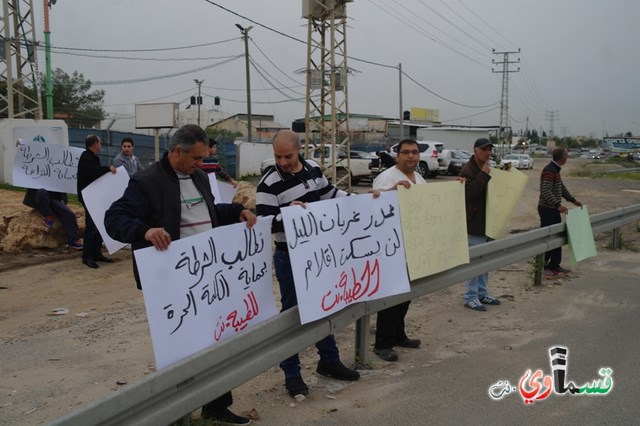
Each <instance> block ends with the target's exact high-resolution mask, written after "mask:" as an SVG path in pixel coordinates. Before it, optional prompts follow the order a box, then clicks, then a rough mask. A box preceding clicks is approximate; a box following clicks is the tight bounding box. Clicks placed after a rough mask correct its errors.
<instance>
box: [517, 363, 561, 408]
mask: <svg viewBox="0 0 640 426" xmlns="http://www.w3.org/2000/svg"><path fill="white" fill-rule="evenodd" d="M529 375H531V370H527V372H526V373H525V374H524V376H522V378H521V379H520V384H519V388H520V395H522V399H523V400H524V403H525V404H533V403H534V399H535V400H539V401H540V400H543V399H545V398H546V397H548V396H549V394H550V393H551V389H552V388H553V379H552V378H551V376H544V377H543V376H542V370H536V372H535V373H533V375H531V377H530V378H529V380H528V383H527V377H529ZM540 378H542V384H541V383H540V382H539V381H538V380H539V379H540ZM527 386H528V387H529V388H530V389H532V390H528V389H527V388H526V387H527ZM542 386H544V388H545V389H544V390H543V389H542ZM540 391H542V393H540ZM538 393H540V394H539V395H538Z"/></svg>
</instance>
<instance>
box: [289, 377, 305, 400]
mask: <svg viewBox="0 0 640 426" xmlns="http://www.w3.org/2000/svg"><path fill="white" fill-rule="evenodd" d="M284 386H285V387H286V388H287V391H288V392H289V395H290V396H291V398H294V397H295V396H296V395H307V394H308V393H309V387H308V386H307V384H306V383H305V382H304V380H302V377H300V376H296V377H287V378H286V379H284Z"/></svg>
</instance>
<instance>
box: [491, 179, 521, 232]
mask: <svg viewBox="0 0 640 426" xmlns="http://www.w3.org/2000/svg"><path fill="white" fill-rule="evenodd" d="M490 174H491V179H490V180H489V185H488V186H487V219H486V222H485V224H486V234H487V237H489V238H493V239H494V240H497V239H500V238H502V237H504V236H505V235H506V233H507V229H508V227H509V221H510V220H511V215H512V214H513V210H514V209H515V208H516V205H517V204H518V200H520V197H521V196H522V192H523V191H524V187H525V186H526V185H527V180H529V176H527V175H525V174H524V173H522V172H521V171H520V170H518V169H516V168H512V169H511V170H509V171H505V170H500V169H495V168H493V169H491V173H490Z"/></svg>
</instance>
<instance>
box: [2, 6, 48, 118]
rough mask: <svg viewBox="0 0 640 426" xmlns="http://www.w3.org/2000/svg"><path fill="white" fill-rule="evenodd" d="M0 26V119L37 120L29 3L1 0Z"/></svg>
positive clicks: (38, 102) (39, 110)
mask: <svg viewBox="0 0 640 426" xmlns="http://www.w3.org/2000/svg"><path fill="white" fill-rule="evenodd" d="M0 25H1V26H2V27H1V28H0V73H1V74H0V82H2V83H4V84H5V88H6V90H0V117H6V118H34V119H36V120H41V119H42V100H41V98H40V88H39V82H38V72H37V71H38V70H37V60H36V45H37V42H36V32H35V26H34V17H33V2H32V0H2V19H1V20H0ZM5 88H3V89H5Z"/></svg>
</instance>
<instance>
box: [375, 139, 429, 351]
mask: <svg viewBox="0 0 640 426" xmlns="http://www.w3.org/2000/svg"><path fill="white" fill-rule="evenodd" d="M419 161H420V150H419V149H418V143H417V142H416V141H414V140H413V139H404V140H402V141H400V143H399V144H398V155H397V157H396V165H395V166H393V167H390V168H388V169H386V170H385V171H384V172H382V173H380V174H379V175H378V176H377V177H376V178H375V180H374V181H373V189H377V190H380V191H390V190H395V189H397V188H398V186H404V187H405V188H410V187H411V185H418V184H422V183H425V180H424V179H423V178H422V176H420V173H417V172H416V166H417V165H418V162H419ZM409 303H411V302H409V301H407V302H403V303H400V304H399V305H396V306H392V307H390V308H387V309H384V310H382V311H380V312H378V317H377V319H376V342H375V345H374V346H373V352H375V354H376V355H378V356H379V357H380V358H381V359H383V360H384V361H397V360H398V353H397V352H396V351H394V350H393V347H394V346H401V347H404V348H413V349H415V348H418V347H419V346H420V343H421V342H420V340H419V339H410V338H409V337H408V336H407V334H406V333H405V331H404V318H405V316H406V315H407V311H408V310H409Z"/></svg>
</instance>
